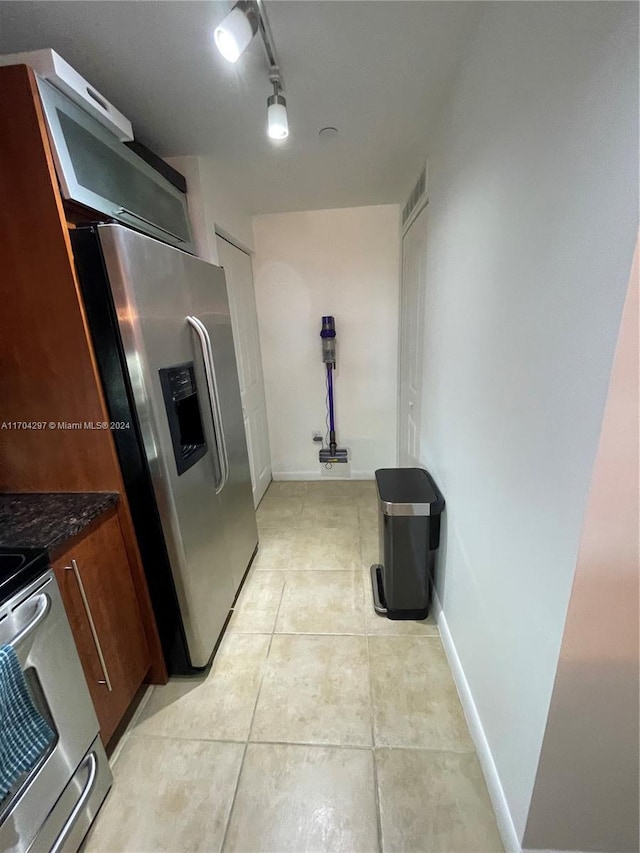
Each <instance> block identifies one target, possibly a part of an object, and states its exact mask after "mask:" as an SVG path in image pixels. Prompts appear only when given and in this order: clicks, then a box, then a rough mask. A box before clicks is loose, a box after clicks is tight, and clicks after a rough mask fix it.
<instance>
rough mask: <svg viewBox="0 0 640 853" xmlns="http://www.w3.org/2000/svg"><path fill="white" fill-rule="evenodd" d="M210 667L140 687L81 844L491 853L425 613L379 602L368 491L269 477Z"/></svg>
mask: <svg viewBox="0 0 640 853" xmlns="http://www.w3.org/2000/svg"><path fill="white" fill-rule="evenodd" d="M258 526H259V529H260V549H259V553H258V555H257V557H256V559H255V561H254V565H253V567H252V570H251V572H250V574H249V576H248V578H247V581H246V583H245V586H244V589H243V591H242V593H241V595H240V597H239V599H238V602H237V604H236V607H235V610H234V614H233V616H232V619H231V621H230V624H229V628H228V630H227V633H226V636H225V637H224V639H223V641H222V643H221V646H220V649H219V651H218V653H217V655H216V658H215V660H214V663H213V666H212V668H211V670H210V672H209V673H208V674H207V675H206V676H204V677H201V678H196V679H179V678H176V679H172V680H171V682H170V683H169V684H168V685H166V686H165V687H155V688H153V689H152V690H151V692H150V695H149V698H148V700H147V701H146V704H145V705H144V707H143V708H142V709H141V711H140V713H139V714H138V715H137V718H136V719H134V721H133V723H132V725H131V727H130V730H129V732H128V733H127V734H126V735H125V738H124V739H123V741H122V744H121V746H120V747H119V749H118V751H117V754H116V757H115V760H114V762H113V771H114V777H115V783H114V787H113V790H112V792H111V794H110V795H109V798H108V800H107V802H106V804H105V806H104V808H103V809H102V812H101V813H100V815H99V817H98V820H97V822H96V825H95V827H94V830H93V831H92V833H91V835H90V837H89V839H88V842H87V844H86V850H87V851H90V852H91V853H92V852H93V851H109V853H141V851H156V850H164V851H176V853H177V851H180V853H182V851H206V853H209V851H211V853H217V851H221V850H223V851H236V853H260V852H261V851H265V853H284V851H291V853H312V851H313V853H315V851H327V853H335V851H348V853H358V852H359V851H361V853H374V852H375V851H380V850H382V851H385V853H386V851H406V853H418V851H441V853H494V851H502V849H503V848H502V845H501V843H500V839H499V836H498V832H497V829H496V824H495V819H494V816H493V812H492V810H491V805H490V803H489V798H488V795H487V791H486V788H485V784H484V780H483V778H482V773H481V771H480V766H479V764H478V760H477V758H476V755H475V752H474V750H473V744H472V741H471V739H470V737H469V732H468V730H467V726H466V722H465V718H464V714H463V712H462V708H461V706H460V702H459V699H458V696H457V693H456V689H455V686H454V683H453V680H452V677H451V674H450V672H449V669H448V666H447V661H446V657H445V654H444V651H443V649H442V645H441V643H440V638H439V635H438V629H437V627H436V625H435V624H434V622H433V620H432V619H431V618H430V619H428V620H426V621H425V622H392V621H390V620H387V619H384V618H380V617H378V616H377V615H376V614H375V613H374V611H373V602H372V598H371V590H370V583H369V575H368V567H369V565H370V564H371V563H372V562H375V561H376V558H377V511H376V501H375V491H374V486H373V483H369V482H366V483H365V482H336V481H333V482H332V481H329V482H317V483H315V482H314V483H272V484H271V486H270V487H269V490H268V491H267V494H266V495H265V498H264V499H263V501H262V503H261V505H260V507H259V509H258Z"/></svg>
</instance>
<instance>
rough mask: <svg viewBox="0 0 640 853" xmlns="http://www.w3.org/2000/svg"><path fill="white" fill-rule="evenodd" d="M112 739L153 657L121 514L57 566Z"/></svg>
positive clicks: (102, 717)
mask: <svg viewBox="0 0 640 853" xmlns="http://www.w3.org/2000/svg"><path fill="white" fill-rule="evenodd" d="M54 571H55V574H56V578H57V580H58V585H59V586H60V590H61V592H62V598H63V600H64V603H65V608H66V610H67V615H68V616H69V621H70V622H71V628H72V630H73V634H74V638H75V641H76V645H77V647H78V652H79V654H80V660H81V662H82V666H83V669H84V673H85V677H86V679H87V683H88V685H89V692H90V693H91V698H92V699H93V703H94V705H95V708H96V713H97V715H98V720H99V721H100V732H101V735H102V739H103V741H104V742H105V743H106V742H107V741H108V740H109V738H110V737H111V735H112V734H113V732H114V731H115V729H116V727H117V725H118V723H119V722H120V720H121V719H122V717H123V716H124V714H125V712H126V711H127V708H128V707H129V705H130V703H131V700H132V699H133V697H134V695H135V693H136V691H137V690H138V688H139V687H140V685H141V684H142V681H143V679H144V677H145V675H146V673H147V671H148V669H149V666H150V663H151V660H150V654H149V649H148V646H147V641H146V637H145V633H144V628H143V625H142V619H141V616H140V610H139V607H138V600H137V598H136V594H135V590H134V586H133V581H132V579H131V572H130V568H129V561H128V559H127V555H126V551H125V549H124V543H123V540H122V534H121V531H120V525H119V523H118V518H117V516H116V515H112V516H111V517H110V518H108V519H107V520H106V521H104V522H103V523H102V524H101V525H100V526H99V527H98V528H97V529H96V530H94V531H93V532H92V533H90V534H89V535H88V536H87V537H85V538H84V539H82V540H81V541H80V542H78V543H77V544H76V545H74V546H73V547H72V548H70V549H69V551H67V553H66V554H64V555H63V556H62V557H60V559H58V560H57V561H56V562H55V564H54Z"/></svg>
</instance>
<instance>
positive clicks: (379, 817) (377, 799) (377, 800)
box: [360, 553, 383, 853]
mask: <svg viewBox="0 0 640 853" xmlns="http://www.w3.org/2000/svg"><path fill="white" fill-rule="evenodd" d="M360 557H361V562H362V553H361V555H360ZM360 593H361V595H362V609H363V611H364V612H363V614H362V615H363V617H364V621H365V635H364V636H365V642H366V644H367V680H368V683H369V710H370V715H371V761H372V762H373V796H374V798H375V807H376V830H377V833H378V850H379V851H380V853H383V849H382V813H381V810H380V785H379V783H378V766H377V763H376V727H375V717H374V709H373V686H372V681H371V647H370V645H369V635H368V634H367V633H366V630H367V613H366V610H367V595H366V591H365V587H364V582H362V581H361V587H360Z"/></svg>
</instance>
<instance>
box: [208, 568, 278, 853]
mask: <svg viewBox="0 0 640 853" xmlns="http://www.w3.org/2000/svg"><path fill="white" fill-rule="evenodd" d="M285 583H286V579H285ZM285 583H283V584H282V591H281V592H280V601H279V602H278V609H277V611H276V618H275V620H274V623H273V629H272V631H271V634H270V636H269V645H268V646H267V653H266V655H265V657H264V661H263V668H262V675H261V676H260V684H259V685H258V691H257V693H256V698H255V702H254V703H253V711H252V712H251V720H250V721H249V728H248V729H247V739H246V741H245V744H244V749H243V751H242V759H241V761H240V769H239V770H238V778H237V779H236V785H235V789H234V792H233V797H232V798H231V805H230V807H229V813H228V814H227V821H226V824H225V828H224V833H223V835H222V841H221V842H220V853H222V851H224V848H225V844H226V843H227V836H228V834H229V827H230V826H231V818H232V816H233V809H234V807H235V804H236V799H237V797H238V789H239V788H240V779H241V777H242V771H243V769H244V763H245V759H246V757H247V750H248V748H249V738H250V737H251V729H252V728H253V721H254V719H255V716H256V710H257V708H258V702H259V701H260V692H261V690H262V684H263V682H264V677H265V675H266V672H267V661H268V660H269V653H270V652H271V644H272V643H273V638H274V636H275V634H274V632H275V627H276V621H277V619H278V614H279V613H280V606H281V604H282V597H283V596H284V587H285Z"/></svg>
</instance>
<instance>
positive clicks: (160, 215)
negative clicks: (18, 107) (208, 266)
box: [37, 77, 195, 254]
mask: <svg viewBox="0 0 640 853" xmlns="http://www.w3.org/2000/svg"><path fill="white" fill-rule="evenodd" d="M37 81H38V90H39V92H40V98H41V100H42V106H43V108H44V113H45V118H46V120H47V127H48V131H49V137H50V139H51V145H52V148H53V154H54V159H55V164H56V172H57V174H58V180H59V182H60V188H61V190H62V195H63V197H64V198H65V199H69V200H70V201H75V202H78V203H79V204H82V205H84V206H85V207H88V208H91V209H92V210H95V211H97V212H98V213H100V214H102V215H103V216H102V217H101V219H114V220H116V221H118V222H122V223H123V224H124V225H129V226H130V227H132V228H135V229H136V230H138V231H142V232H143V233H145V234H148V235H149V236H151V237H155V238H156V239H158V240H162V242H164V243H169V244H170V245H172V246H176V247H177V248H179V249H184V250H185V251H187V252H191V253H192V254H195V248H194V245H193V237H192V234H191V225H190V223H189V213H188V209H187V198H186V195H184V194H183V193H181V192H180V191H179V190H178V189H176V187H174V186H173V185H172V184H171V183H169V181H167V180H166V178H164V177H163V176H162V175H161V174H160V173H159V172H157V171H156V170H155V169H153V168H152V167H151V166H150V165H149V164H148V163H146V162H145V161H144V160H142V159H141V158H140V157H138V155H137V154H134V153H133V151H130V150H129V149H128V148H127V146H126V145H124V143H122V142H120V141H119V140H118V139H117V138H116V137H115V136H114V135H113V134H112V133H110V132H109V130H107V129H106V128H105V127H104V125H102V124H100V122H98V121H96V120H95V119H94V118H93V117H92V116H91V115H89V114H88V113H87V112H85V110H83V109H82V108H81V107H79V106H78V105H77V104H76V103H74V102H73V101H72V100H70V99H69V98H68V97H67V96H66V95H64V94H63V93H62V92H60V91H59V90H58V89H56V88H54V87H53V86H52V85H51V84H50V83H48V82H47V81H46V80H43V79H42V78H41V77H37Z"/></svg>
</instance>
